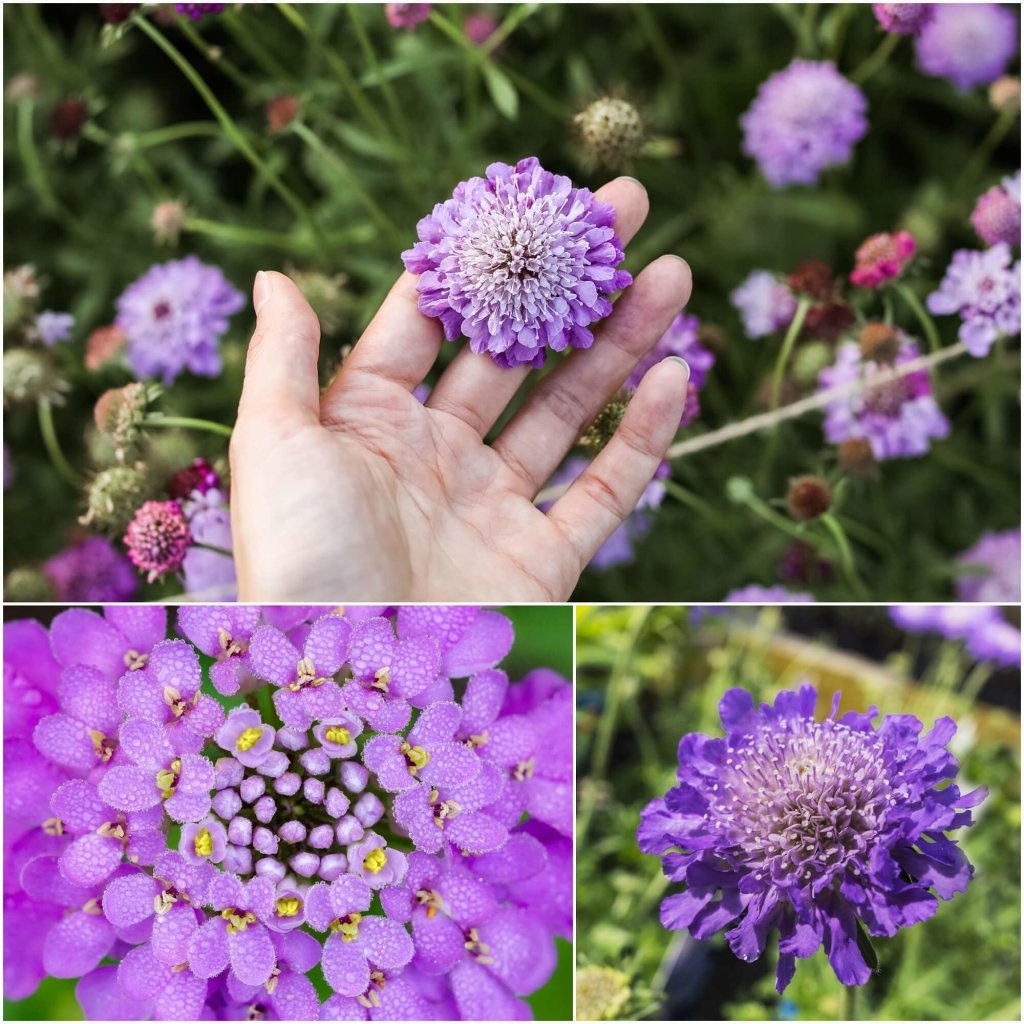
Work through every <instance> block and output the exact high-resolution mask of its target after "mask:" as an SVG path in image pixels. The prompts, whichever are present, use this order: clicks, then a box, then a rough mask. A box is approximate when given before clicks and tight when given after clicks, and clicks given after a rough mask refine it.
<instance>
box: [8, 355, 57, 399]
mask: <svg viewBox="0 0 1024 1024" xmlns="http://www.w3.org/2000/svg"><path fill="white" fill-rule="evenodd" d="M3 372H4V403H5V404H6V403H8V402H35V401H38V400H39V399H45V400H46V401H48V402H49V403H50V404H51V405H63V404H64V398H63V395H64V392H66V391H68V390H69V388H70V385H69V384H68V383H67V381H65V380H64V379H63V378H62V377H61V376H60V375H59V374H58V373H57V369H56V367H55V366H54V364H53V361H52V360H51V358H50V356H49V353H47V352H44V351H41V350H29V349H26V348H9V349H8V350H7V351H6V352H4V371H3Z"/></svg>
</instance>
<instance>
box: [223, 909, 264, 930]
mask: <svg viewBox="0 0 1024 1024" xmlns="http://www.w3.org/2000/svg"><path fill="white" fill-rule="evenodd" d="M220 916H221V917H223V918H224V920H225V921H227V923H228V935H235V934H236V933H237V932H244V931H245V930H246V929H247V928H248V927H249V925H251V924H255V923H256V915H255V914H254V913H252V911H249V910H238V909H237V908H235V907H226V908H225V909H224V910H222V911H221V912H220Z"/></svg>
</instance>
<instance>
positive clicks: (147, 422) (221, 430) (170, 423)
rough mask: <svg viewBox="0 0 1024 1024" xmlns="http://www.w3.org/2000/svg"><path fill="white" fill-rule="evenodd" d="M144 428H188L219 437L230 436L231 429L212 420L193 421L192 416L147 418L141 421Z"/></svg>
mask: <svg viewBox="0 0 1024 1024" xmlns="http://www.w3.org/2000/svg"><path fill="white" fill-rule="evenodd" d="M142 425H143V426H144V427H190V428H191V429H193V430H206V431H208V432H209V433H211V434H219V435H220V436H221V437H230V436H231V427H226V426H224V424H223V423H214V422H213V421H212V420H200V419H195V418H194V417H192V416H147V417H146V418H145V419H144V420H143V421H142Z"/></svg>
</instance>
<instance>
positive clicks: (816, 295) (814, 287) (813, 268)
mask: <svg viewBox="0 0 1024 1024" xmlns="http://www.w3.org/2000/svg"><path fill="white" fill-rule="evenodd" d="M786 284H788V285H789V290H790V291H791V292H795V293H796V294H798V295H807V296H810V298H812V299H817V300H818V301H819V302H824V301H825V300H826V299H828V298H830V297H831V295H832V268H831V267H830V266H829V265H828V264H827V263H825V262H823V261H822V260H805V261H804V262H803V263H801V264H800V265H799V266H797V267H795V268H794V269H793V271H792V272H791V273H790V275H789V276H788V277H787V278H786Z"/></svg>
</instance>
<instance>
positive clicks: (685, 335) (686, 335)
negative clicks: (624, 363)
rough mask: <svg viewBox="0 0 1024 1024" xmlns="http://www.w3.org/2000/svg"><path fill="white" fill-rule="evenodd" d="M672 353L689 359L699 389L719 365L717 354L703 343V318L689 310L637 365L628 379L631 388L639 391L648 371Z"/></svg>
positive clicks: (692, 374)
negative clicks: (712, 369) (716, 361)
mask: <svg viewBox="0 0 1024 1024" xmlns="http://www.w3.org/2000/svg"><path fill="white" fill-rule="evenodd" d="M669 356H678V357H679V358H680V359H685V360H686V365H687V366H689V367H690V383H691V384H692V385H693V386H694V387H695V388H696V389H697V390H698V391H699V390H700V389H701V388H702V387H704V383H705V381H706V380H707V376H708V371H709V370H710V369H711V367H712V366H714V365H715V354H714V352H711V351H710V350H709V349H706V348H705V347H704V346H703V345H702V344H701V343H700V320H698V319H697V317H695V316H693V315H691V314H689V313H680V314H679V315H678V316H677V317H676V318H675V319H674V320H673V321H672V323H670V324H669V326H668V330H667V331H665V333H664V334H663V335H662V336H661V337H660V338H659V339H658V340H657V342H655V345H654V348H652V349H651V351H650V352H648V353H647V355H645V356H644V357H643V358H642V359H641V360H640V361H639V362H638V363H637V364H636V366H635V367H634V368H633V372H632V373H631V374H630V375H629V377H628V378H626V383H625V388H626V390H627V391H636V389H637V388H638V387H640V381H642V380H643V379H644V375H645V374H646V373H647V371H648V370H649V369H650V368H651V367H652V366H654V365H655V364H656V363H660V362H661V361H662V359H667V358H668V357H669Z"/></svg>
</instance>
